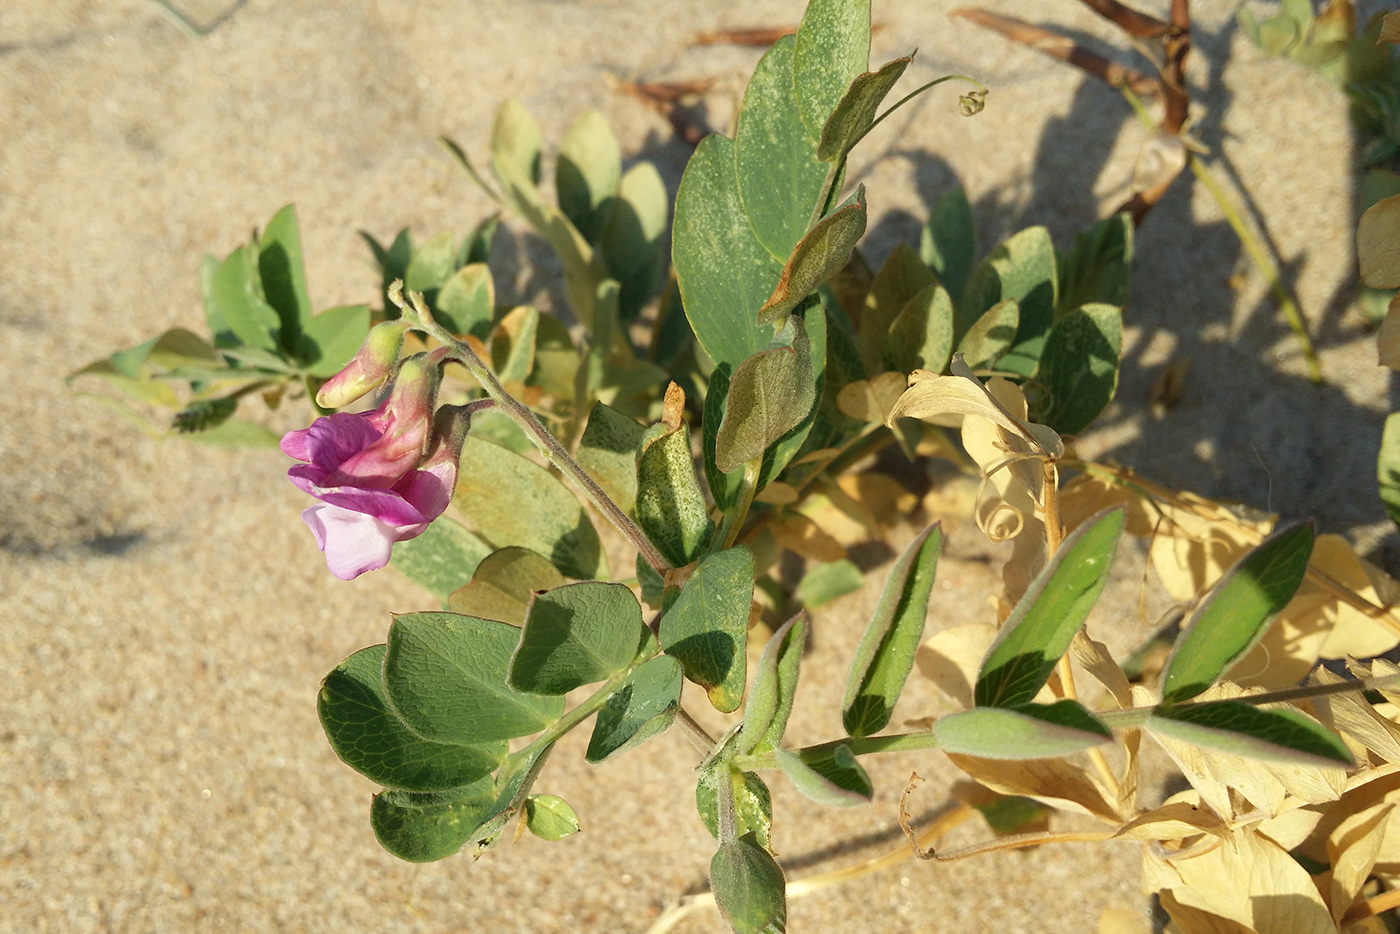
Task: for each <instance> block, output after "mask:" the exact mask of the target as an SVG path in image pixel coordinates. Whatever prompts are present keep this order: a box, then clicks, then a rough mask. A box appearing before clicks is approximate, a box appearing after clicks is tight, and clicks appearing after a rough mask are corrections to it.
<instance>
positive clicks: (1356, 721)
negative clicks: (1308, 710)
mask: <svg viewBox="0 0 1400 934" xmlns="http://www.w3.org/2000/svg"><path fill="white" fill-rule="evenodd" d="M1311 680H1312V683H1313V684H1341V683H1342V682H1343V681H1344V680H1346V679H1344V678H1343V677H1342V676H1341V675H1337V674H1333V673H1332V672H1330V671H1328V670H1327V669H1326V668H1319V669H1317V671H1315V672H1313V675H1312V679H1311ZM1313 707H1314V708H1316V709H1317V711H1318V715H1319V717H1320V718H1321V720H1322V722H1323V723H1326V724H1327V725H1328V726H1330V727H1332V729H1334V730H1336V731H1337V732H1338V733H1341V734H1342V738H1343V739H1352V740H1355V741H1356V742H1358V743H1360V744H1361V745H1362V746H1363V747H1364V748H1366V749H1368V750H1370V751H1371V752H1374V753H1375V754H1376V755H1378V756H1380V757H1381V758H1382V759H1383V760H1385V761H1386V762H1400V726H1397V725H1395V724H1394V723H1391V722H1390V721H1389V720H1386V719H1385V718H1384V717H1382V716H1381V715H1380V714H1378V713H1376V711H1375V709H1374V708H1372V707H1371V705H1370V704H1369V703H1367V702H1366V699H1365V698H1364V697H1363V696H1361V692H1360V691H1357V692H1355V693H1347V694H1333V695H1331V696H1328V697H1317V698H1314V699H1313Z"/></svg>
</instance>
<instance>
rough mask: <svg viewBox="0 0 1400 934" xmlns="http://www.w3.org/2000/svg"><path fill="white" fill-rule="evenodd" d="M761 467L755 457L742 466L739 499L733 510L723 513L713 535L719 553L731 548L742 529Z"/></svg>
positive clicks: (755, 489)
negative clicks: (742, 473)
mask: <svg viewBox="0 0 1400 934" xmlns="http://www.w3.org/2000/svg"><path fill="white" fill-rule="evenodd" d="M762 467H763V459H762V458H757V457H756V458H754V459H753V460H751V461H749V462H747V463H746V464H744V479H743V481H742V482H741V483H740V485H739V499H738V501H737V502H736V503H735V504H734V508H733V509H731V510H729V512H727V513H725V515H724V521H723V522H722V523H721V524H720V527H719V531H718V532H716V533H715V540H716V541H717V542H719V550H720V551H723V550H724V549H726V548H729V547H732V546H733V544H734V542H735V540H736V539H737V538H738V537H739V532H740V531H741V530H742V529H743V528H744V520H745V519H747V518H748V516H749V507H751V506H752V505H753V497H754V494H755V493H756V492H758V472H759V470H760V469H761V468H762Z"/></svg>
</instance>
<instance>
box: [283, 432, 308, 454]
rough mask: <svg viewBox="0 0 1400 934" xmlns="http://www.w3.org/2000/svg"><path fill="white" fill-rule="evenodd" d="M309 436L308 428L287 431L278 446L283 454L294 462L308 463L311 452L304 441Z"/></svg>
mask: <svg viewBox="0 0 1400 934" xmlns="http://www.w3.org/2000/svg"><path fill="white" fill-rule="evenodd" d="M310 434H311V429H310V428H302V429H300V430H298V431H289V432H287V433H286V434H285V435H283V436H282V440H281V441H279V442H278V446H279V447H281V448H282V453H283V454H285V455H287V456H288V457H290V458H292V459H294V460H299V461H309V460H311V450H310V449H309V448H308V447H307V446H306V439H307V437H308V436H310Z"/></svg>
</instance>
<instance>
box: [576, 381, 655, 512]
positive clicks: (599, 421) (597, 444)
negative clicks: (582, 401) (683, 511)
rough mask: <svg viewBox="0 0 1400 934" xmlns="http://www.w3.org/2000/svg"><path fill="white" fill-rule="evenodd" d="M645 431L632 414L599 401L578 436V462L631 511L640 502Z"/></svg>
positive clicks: (625, 508)
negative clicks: (639, 452)
mask: <svg viewBox="0 0 1400 934" xmlns="http://www.w3.org/2000/svg"><path fill="white" fill-rule="evenodd" d="M645 431H646V429H645V428H643V427H642V426H641V425H639V424H637V421H636V419H634V418H632V417H631V416H630V415H623V414H622V413H621V412H619V411H618V410H617V409H614V408H610V407H608V406H606V405H604V404H603V403H601V402H599V403H597V404H595V405H594V406H593V411H592V412H590V413H589V415H588V426H587V427H586V428H584V430H583V437H582V438H581V439H579V444H578V455H577V458H578V463H579V466H580V467H582V468H583V469H584V470H586V471H587V472H588V475H589V476H590V477H592V478H593V479H594V480H596V481H597V482H598V485H599V486H600V487H602V488H603V492H604V493H606V494H608V496H609V497H610V498H611V499H612V501H613V502H615V503H617V505H618V506H620V507H621V508H622V511H623V512H628V513H630V512H631V511H632V508H633V506H634V505H635V504H636V502H637V448H638V447H640V446H641V443H642V433H643V432H645Z"/></svg>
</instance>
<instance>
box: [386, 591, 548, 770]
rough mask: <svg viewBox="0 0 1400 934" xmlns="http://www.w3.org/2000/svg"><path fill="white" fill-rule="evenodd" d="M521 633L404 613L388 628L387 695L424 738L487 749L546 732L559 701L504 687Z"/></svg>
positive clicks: (470, 620) (491, 623)
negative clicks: (495, 742) (487, 745)
mask: <svg viewBox="0 0 1400 934" xmlns="http://www.w3.org/2000/svg"><path fill="white" fill-rule="evenodd" d="M519 638H520V630H519V629H516V628H515V627H514V626H508V625H506V624H505V623H500V622H496V621H495V620H489V619H477V618H476V617H473V616H459V615H457V614H456V613H405V614H403V615H401V616H396V617H394V623H393V625H392V626H390V627H389V647H388V652H387V654H386V655H385V658H384V693H385V695H386V696H387V697H388V699H389V704H390V707H391V708H392V709H393V711H394V712H395V713H396V714H397V715H398V716H399V717H400V718H401V719H402V720H403V721H404V722H405V723H407V724H408V727H409V729H411V730H412V731H413V732H414V733H417V734H418V735H419V736H422V737H423V738H424V739H431V740H436V741H438V742H442V743H460V744H470V743H485V742H490V741H492V740H501V739H514V738H515V737H517V736H528V735H529V734H531V733H534V732H537V731H539V730H542V729H544V728H545V727H546V726H548V725H549V724H550V723H552V722H553V721H555V720H557V719H558V718H559V715H560V714H562V713H563V712H564V701H563V699H562V698H558V697H537V696H534V695H531V694H524V693H521V692H520V691H517V690H515V689H514V688H512V687H510V685H508V684H506V670H507V667H508V665H509V663H510V656H511V652H512V651H513V650H514V649H515V645H516V642H517V641H518V640H519Z"/></svg>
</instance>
